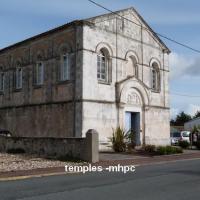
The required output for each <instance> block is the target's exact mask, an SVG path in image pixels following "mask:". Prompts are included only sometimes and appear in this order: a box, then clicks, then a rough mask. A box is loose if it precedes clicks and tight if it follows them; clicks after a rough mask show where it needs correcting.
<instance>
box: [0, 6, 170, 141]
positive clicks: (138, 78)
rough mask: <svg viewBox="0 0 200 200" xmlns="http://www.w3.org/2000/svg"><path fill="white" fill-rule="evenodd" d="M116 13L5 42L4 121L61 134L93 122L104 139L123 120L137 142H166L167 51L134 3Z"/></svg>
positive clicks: (0, 78)
mask: <svg viewBox="0 0 200 200" xmlns="http://www.w3.org/2000/svg"><path fill="white" fill-rule="evenodd" d="M116 13H117V15H116V14H114V13H111V14H105V15H101V16H97V17H94V18H90V19H86V20H80V21H74V22H71V23H68V24H65V25H63V26H60V27H58V28H55V29H53V30H50V31H48V32H45V33H42V34H40V35H37V36H34V37H32V38H29V39H26V40H24V41H22V42H19V43H17V44H14V45H12V46H9V47H6V48H4V49H1V50H0V128H1V129H7V130H9V131H10V132H11V133H12V134H13V135H14V136H17V137H57V138H65V137H84V136H85V133H86V131H87V130H88V129H96V130H97V131H98V133H99V141H100V143H101V144H107V142H108V141H109V139H108V138H109V137H110V136H111V135H112V130H113V128H116V127H118V126H121V127H123V128H125V129H126V130H129V129H133V130H134V131H135V132H136V141H137V145H141V144H156V145H166V144H169V143H170V140H169V137H170V127H169V121H170V117H169V87H168V85H169V84H168V82H169V80H168V79H169V63H168V56H169V54H170V50H169V49H168V48H167V46H166V45H165V44H164V43H163V42H162V41H161V39H160V38H159V37H158V36H157V35H156V34H155V33H154V31H153V30H152V29H151V28H150V27H149V26H148V24H147V23H146V22H145V21H144V19H143V18H142V17H141V16H140V15H139V14H138V13H137V11H136V10H135V9H134V8H129V9H125V10H121V11H118V12H116ZM120 16H123V17H124V18H122V17H120ZM125 18H127V19H129V20H127V19H125ZM133 22H134V23H133Z"/></svg>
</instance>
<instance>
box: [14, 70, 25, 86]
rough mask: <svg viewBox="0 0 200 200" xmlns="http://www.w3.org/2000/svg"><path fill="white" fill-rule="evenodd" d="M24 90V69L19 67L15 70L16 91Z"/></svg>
mask: <svg viewBox="0 0 200 200" xmlns="http://www.w3.org/2000/svg"><path fill="white" fill-rule="evenodd" d="M19 70H20V72H19ZM19 83H20V84H19ZM22 88H23V69H22V67H17V68H16V70H15V89H16V90H21V89H22Z"/></svg>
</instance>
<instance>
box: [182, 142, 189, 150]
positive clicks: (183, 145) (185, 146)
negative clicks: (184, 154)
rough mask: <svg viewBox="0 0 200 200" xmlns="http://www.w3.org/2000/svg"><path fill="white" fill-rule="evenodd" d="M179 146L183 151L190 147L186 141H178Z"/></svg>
mask: <svg viewBox="0 0 200 200" xmlns="http://www.w3.org/2000/svg"><path fill="white" fill-rule="evenodd" d="M179 146H180V147H182V148H183V149H187V148H188V147H189V146H190V143H189V142H187V141H179Z"/></svg>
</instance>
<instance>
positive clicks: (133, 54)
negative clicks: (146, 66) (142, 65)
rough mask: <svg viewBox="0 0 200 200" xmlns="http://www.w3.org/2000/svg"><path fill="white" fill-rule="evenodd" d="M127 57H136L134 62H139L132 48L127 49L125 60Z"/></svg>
mask: <svg viewBox="0 0 200 200" xmlns="http://www.w3.org/2000/svg"><path fill="white" fill-rule="evenodd" d="M129 57H134V58H135V59H136V62H137V63H139V57H138V55H137V53H136V52H135V51H133V50H129V51H127V53H126V55H125V60H128V58H129Z"/></svg>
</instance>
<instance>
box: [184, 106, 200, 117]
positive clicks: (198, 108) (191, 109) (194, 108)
mask: <svg viewBox="0 0 200 200" xmlns="http://www.w3.org/2000/svg"><path fill="white" fill-rule="evenodd" d="M197 111H200V106H198V105H194V104H189V105H188V107H187V108H186V110H185V112H186V113H188V114H190V115H192V116H194V115H195V114H196V112H197Z"/></svg>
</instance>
